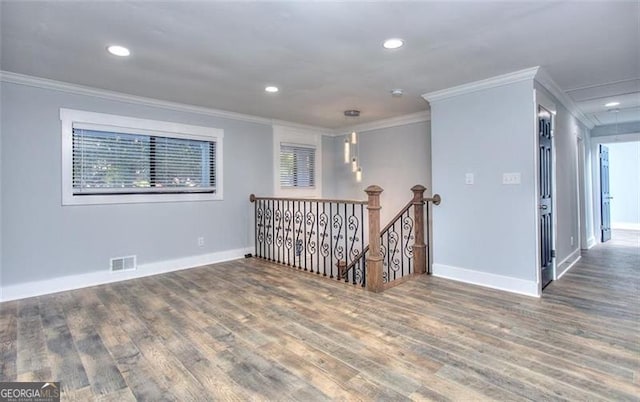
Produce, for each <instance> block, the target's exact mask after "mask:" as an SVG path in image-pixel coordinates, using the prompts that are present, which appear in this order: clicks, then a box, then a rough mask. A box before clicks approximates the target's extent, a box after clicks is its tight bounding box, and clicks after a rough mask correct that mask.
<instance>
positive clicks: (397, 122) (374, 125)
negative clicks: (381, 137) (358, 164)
mask: <svg viewBox="0 0 640 402" xmlns="http://www.w3.org/2000/svg"><path fill="white" fill-rule="evenodd" d="M429 120H431V112H430V111H428V110H425V111H421V112H416V113H411V114H405V115H403V116H396V117H390V118H388V119H382V120H376V121H372V122H369V123H362V124H354V125H352V126H346V127H341V128H338V129H335V130H334V131H333V137H338V136H341V135H345V134H348V133H350V132H352V131H357V132H358V133H362V132H366V131H372V130H380V129H383V128H389V127H397V126H404V125H406V124H413V123H420V122H424V121H429Z"/></svg>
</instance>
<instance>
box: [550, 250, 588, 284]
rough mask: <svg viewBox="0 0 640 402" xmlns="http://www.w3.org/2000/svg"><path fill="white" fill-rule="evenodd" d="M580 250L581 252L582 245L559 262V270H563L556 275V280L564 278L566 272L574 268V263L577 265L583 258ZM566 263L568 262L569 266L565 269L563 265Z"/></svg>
mask: <svg viewBox="0 0 640 402" xmlns="http://www.w3.org/2000/svg"><path fill="white" fill-rule="evenodd" d="M580 252H581V250H580V247H578V248H577V249H575V250H573V251H572V252H571V254H569V255H568V256H567V257H566V258H565V259H563V260H562V261H560V263H559V264H558V271H562V272H560V274H558V275H556V279H555V280H558V279H560V278H562V276H563V275H564V274H566V273H567V272H568V271H569V270H570V269H571V268H573V266H574V265H576V263H577V262H578V261H580V258H582V256H581V255H580ZM564 264H567V267H566V268H564V269H563V268H562V266H563V265H564Z"/></svg>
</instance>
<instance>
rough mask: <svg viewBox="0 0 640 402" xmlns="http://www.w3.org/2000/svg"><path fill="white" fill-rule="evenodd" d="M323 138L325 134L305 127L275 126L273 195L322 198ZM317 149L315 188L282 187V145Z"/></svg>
mask: <svg viewBox="0 0 640 402" xmlns="http://www.w3.org/2000/svg"><path fill="white" fill-rule="evenodd" d="M322 137H323V133H322V132H320V131H315V130H312V129H307V128H303V127H292V126H284V125H273V166H274V170H273V194H274V196H276V197H291V198H320V197H322ZM281 144H284V145H297V146H303V147H310V148H315V150H316V154H315V179H314V180H315V186H314V187H282V186H281V185H280V145H281Z"/></svg>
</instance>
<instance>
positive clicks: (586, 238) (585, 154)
mask: <svg viewBox="0 0 640 402" xmlns="http://www.w3.org/2000/svg"><path fill="white" fill-rule="evenodd" d="M578 149H579V153H578V157H579V162H578V166H579V169H580V170H579V178H580V211H581V213H580V228H581V232H580V248H581V249H583V250H587V249H589V248H591V247H593V246H594V245H595V244H596V234H595V226H594V222H593V196H592V194H593V169H592V167H591V164H592V160H593V158H592V156H591V152H592V146H591V135H590V133H589V132H588V131H587V133H586V135H585V136H584V137H583V138H582V141H581V142H580V143H579V148H578Z"/></svg>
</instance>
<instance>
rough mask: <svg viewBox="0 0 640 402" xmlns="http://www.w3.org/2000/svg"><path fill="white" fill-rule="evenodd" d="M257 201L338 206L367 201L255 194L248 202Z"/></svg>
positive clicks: (364, 203)
mask: <svg viewBox="0 0 640 402" xmlns="http://www.w3.org/2000/svg"><path fill="white" fill-rule="evenodd" d="M257 200H274V201H305V202H306V201H309V202H312V201H315V202H333V203H340V204H356V205H360V204H362V205H367V201H362V200H338V199H332V198H288V197H257V196H256V195H255V194H251V195H250V196H249V201H251V202H256V201H257Z"/></svg>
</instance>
